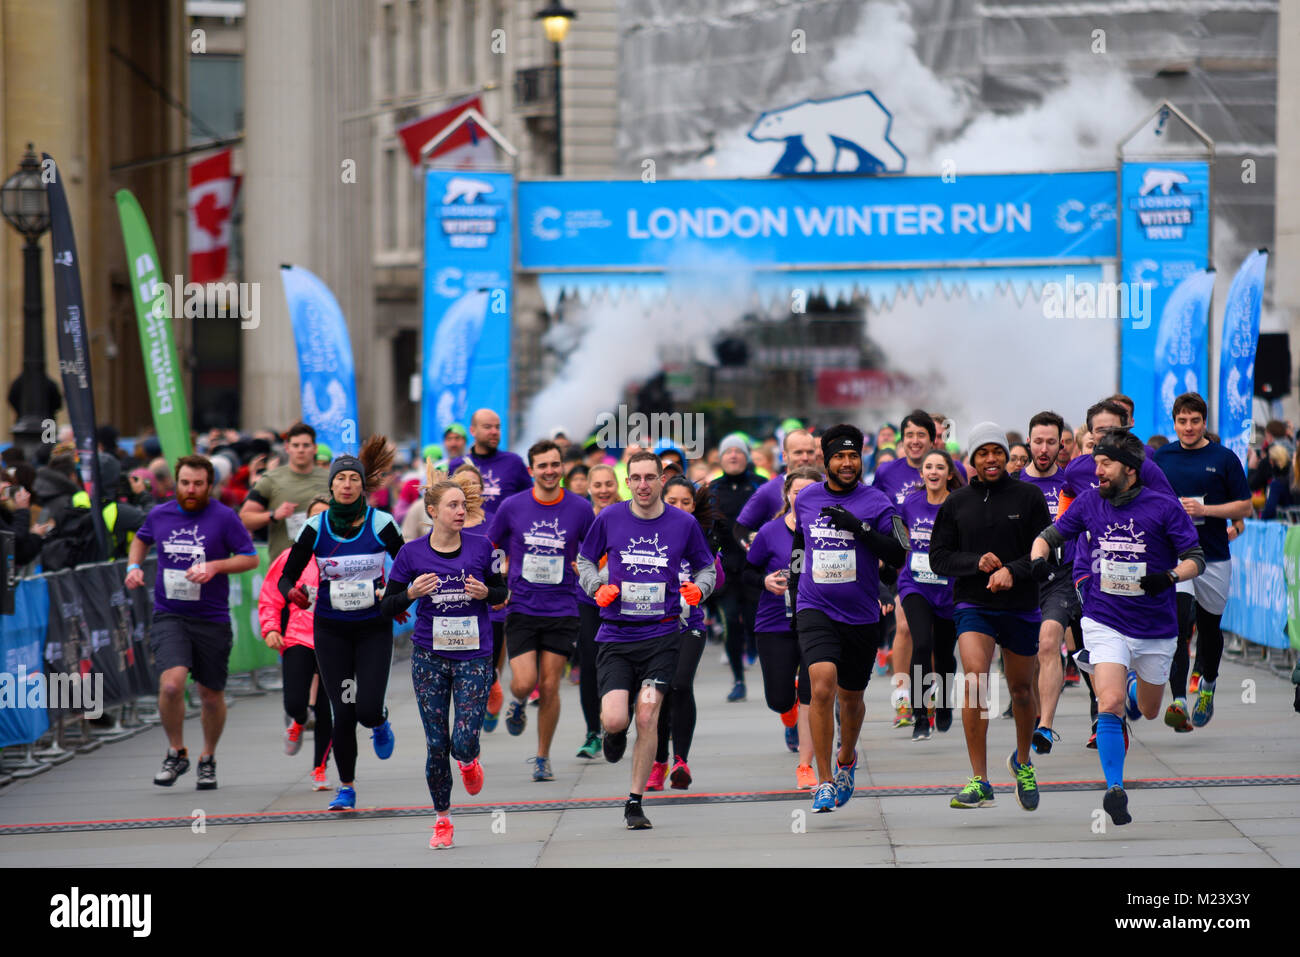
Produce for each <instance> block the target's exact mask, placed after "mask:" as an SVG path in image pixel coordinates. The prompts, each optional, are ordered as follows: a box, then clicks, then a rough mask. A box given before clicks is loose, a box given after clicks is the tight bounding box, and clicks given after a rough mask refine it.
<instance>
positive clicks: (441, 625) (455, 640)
mask: <svg viewBox="0 0 1300 957" xmlns="http://www.w3.org/2000/svg"><path fill="white" fill-rule="evenodd" d="M433 650H434V651H477V650H478V617H477V616H473V617H470V618H434V619H433Z"/></svg>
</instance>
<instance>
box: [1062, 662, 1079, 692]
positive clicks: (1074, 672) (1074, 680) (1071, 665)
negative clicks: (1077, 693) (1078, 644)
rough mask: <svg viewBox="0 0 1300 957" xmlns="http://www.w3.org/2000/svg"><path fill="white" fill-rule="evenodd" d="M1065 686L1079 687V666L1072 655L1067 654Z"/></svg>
mask: <svg viewBox="0 0 1300 957" xmlns="http://www.w3.org/2000/svg"><path fill="white" fill-rule="evenodd" d="M1065 687H1067V688H1077V687H1079V666H1078V665H1077V664H1076V663H1075V661H1074V658H1072V657H1071V656H1070V655H1066V656H1065Z"/></svg>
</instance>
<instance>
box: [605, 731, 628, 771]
mask: <svg viewBox="0 0 1300 957" xmlns="http://www.w3.org/2000/svg"><path fill="white" fill-rule="evenodd" d="M600 744H601V748H602V749H603V750H604V752H605V760H606V761H608V762H609V763H610V764H618V762H619V761H621V760H622V759H623V752H624V751H626V750H627V729H626V728H624V729H623V730H622V731H620V732H618V733H617V734H611V733H610V732H608V731H606V732H605V737H604V738H602V739H601V742H600Z"/></svg>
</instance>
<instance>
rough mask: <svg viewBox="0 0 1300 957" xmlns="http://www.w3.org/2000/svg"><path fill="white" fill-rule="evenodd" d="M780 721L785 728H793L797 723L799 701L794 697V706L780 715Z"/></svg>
mask: <svg viewBox="0 0 1300 957" xmlns="http://www.w3.org/2000/svg"><path fill="white" fill-rule="evenodd" d="M781 723H782V724H783V725H785V726H786V727H787V728H793V727H794V726H795V725H797V724H798V723H799V701H798V699H795V702H794V707H792V708H791V709H790V710H789V711H787V712H786V713H785V714H783V715H781Z"/></svg>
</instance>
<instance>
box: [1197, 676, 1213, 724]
mask: <svg viewBox="0 0 1300 957" xmlns="http://www.w3.org/2000/svg"><path fill="white" fill-rule="evenodd" d="M1213 717H1214V682H1213V681H1206V680H1205V679H1204V678H1202V679H1201V684H1200V686H1199V687H1198V688H1197V689H1196V706H1195V707H1194V708H1192V724H1193V725H1195V726H1196V727H1198V728H1203V727H1205V726H1206V725H1207V724H1209V723H1210V719H1211V718H1213Z"/></svg>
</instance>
